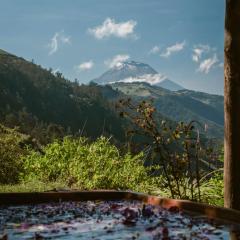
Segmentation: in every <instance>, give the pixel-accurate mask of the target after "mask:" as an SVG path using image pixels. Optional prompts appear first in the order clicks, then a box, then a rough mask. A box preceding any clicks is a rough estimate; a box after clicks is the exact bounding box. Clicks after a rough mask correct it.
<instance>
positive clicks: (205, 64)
mask: <svg viewBox="0 0 240 240" xmlns="http://www.w3.org/2000/svg"><path fill="white" fill-rule="evenodd" d="M218 62H219V59H218V57H217V54H214V55H213V56H212V57H210V58H207V59H205V60H203V61H202V62H201V63H200V66H199V68H198V71H199V72H202V73H205V74H207V73H209V72H210V70H211V69H212V68H213V67H214V66H215V65H216V64H217V63H218Z"/></svg>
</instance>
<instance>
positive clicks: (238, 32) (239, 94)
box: [224, 0, 240, 210]
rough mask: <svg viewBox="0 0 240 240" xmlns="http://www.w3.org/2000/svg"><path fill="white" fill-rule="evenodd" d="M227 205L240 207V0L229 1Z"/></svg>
mask: <svg viewBox="0 0 240 240" xmlns="http://www.w3.org/2000/svg"><path fill="white" fill-rule="evenodd" d="M224 54H225V64H224V75H225V77H224V79H225V80H224V85H225V86H224V87H225V89H224V96H225V100H224V110H225V114H224V118H225V126H224V128H225V129H224V133H225V137H224V185H225V187H224V202H225V203H224V205H225V207H229V208H233V209H238V210H240V0H226V16H225V47H224Z"/></svg>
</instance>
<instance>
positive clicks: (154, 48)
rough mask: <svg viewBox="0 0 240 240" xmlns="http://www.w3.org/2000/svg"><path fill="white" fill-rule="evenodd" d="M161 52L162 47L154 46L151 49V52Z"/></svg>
mask: <svg viewBox="0 0 240 240" xmlns="http://www.w3.org/2000/svg"><path fill="white" fill-rule="evenodd" d="M159 52H160V47H158V46H154V47H153V48H152V49H151V50H150V51H149V54H156V53H159Z"/></svg>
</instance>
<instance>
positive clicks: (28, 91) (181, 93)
mask: <svg viewBox="0 0 240 240" xmlns="http://www.w3.org/2000/svg"><path fill="white" fill-rule="evenodd" d="M93 82H95V83H97V84H94V83H91V84H89V85H83V84H82V85H80V84H78V83H76V82H71V81H69V80H67V79H66V78H64V76H63V75H62V74H61V73H56V74H54V73H53V71H52V69H44V68H42V67H41V66H40V65H37V64H35V63H33V62H30V61H27V60H25V59H23V58H20V57H17V56H15V55H13V54H9V53H7V52H6V51H3V50H0V123H3V124H4V125H6V126H9V127H15V126H17V127H19V128H20V130H21V131H22V132H23V133H27V134H30V135H32V136H33V137H34V138H37V139H38V140H40V141H42V142H44V141H46V139H47V136H49V132H50V133H51V134H52V135H53V137H54V136H55V135H56V134H60V135H64V134H76V133H77V134H82V135H86V136H88V137H92V138H96V137H98V136H100V135H101V134H103V133H104V134H107V135H113V136H114V138H115V139H117V140H118V141H124V136H125V134H124V131H125V129H126V126H127V125H126V124H127V123H126V122H125V121H123V120H121V119H120V118H119V117H118V113H117V112H116V110H115V108H114V105H115V102H116V101H118V100H119V99H120V98H126V97H127V98H129V97H131V98H133V99H134V100H136V101H140V100H143V99H144V100H145V99H154V104H155V106H156V108H157V110H158V111H159V112H160V115H161V118H166V119H169V120H171V121H173V122H174V121H175V122H176V121H185V122H189V121H191V120H196V121H198V122H199V123H200V124H201V125H202V127H201V131H202V132H204V133H205V134H206V135H208V136H209V137H214V138H219V139H222V138H223V96H218V95H212V94H207V93H202V92H196V91H191V90H187V89H184V88H183V87H181V86H180V85H178V84H176V83H174V82H173V81H171V80H169V79H167V78H166V77H164V76H162V75H160V74H158V73H157V72H156V71H155V70H154V69H153V68H152V67H150V66H149V65H148V64H144V63H138V62H134V61H131V62H124V63H122V64H120V65H118V66H116V67H114V68H112V69H110V70H108V71H107V72H105V73H104V74H102V75H101V76H100V77H99V78H96V79H94V81H93ZM167 88H168V89H167ZM160 115H159V116H160ZM205 129H208V131H207V132H205V131H204V130H205Z"/></svg>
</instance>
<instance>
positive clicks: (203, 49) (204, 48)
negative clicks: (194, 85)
mask: <svg viewBox="0 0 240 240" xmlns="http://www.w3.org/2000/svg"><path fill="white" fill-rule="evenodd" d="M210 50H211V47H210V46H209V45H202V44H199V45H196V46H194V47H193V55H192V60H193V61H194V62H199V61H200V59H201V58H202V56H203V55H204V54H206V53H208V52H209V51H210Z"/></svg>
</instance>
